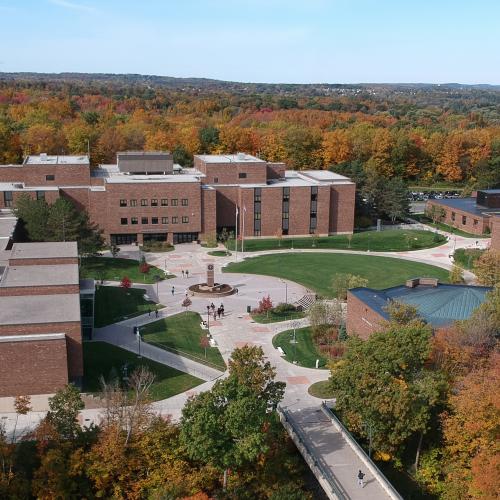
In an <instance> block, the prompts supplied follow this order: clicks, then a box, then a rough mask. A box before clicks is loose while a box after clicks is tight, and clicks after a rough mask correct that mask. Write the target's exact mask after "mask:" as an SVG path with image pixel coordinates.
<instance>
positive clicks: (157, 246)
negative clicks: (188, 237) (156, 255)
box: [141, 241, 175, 252]
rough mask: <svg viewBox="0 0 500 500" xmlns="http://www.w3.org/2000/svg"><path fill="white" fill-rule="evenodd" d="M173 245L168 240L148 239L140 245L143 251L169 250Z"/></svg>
mask: <svg viewBox="0 0 500 500" xmlns="http://www.w3.org/2000/svg"><path fill="white" fill-rule="evenodd" d="M174 248H175V247H174V245H172V243H169V242H168V241H148V242H146V243H144V245H142V247H141V250H142V251H143V252H170V251H171V250H173V249H174Z"/></svg>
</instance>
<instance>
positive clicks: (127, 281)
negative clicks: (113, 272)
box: [120, 276, 132, 290]
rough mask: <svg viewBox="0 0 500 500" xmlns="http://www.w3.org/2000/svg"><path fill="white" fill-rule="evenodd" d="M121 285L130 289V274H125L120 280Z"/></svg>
mask: <svg viewBox="0 0 500 500" xmlns="http://www.w3.org/2000/svg"><path fill="white" fill-rule="evenodd" d="M120 286H121V287H122V288H123V289H125V290H128V289H129V288H130V287H131V286H132V281H130V278H129V277H128V276H124V277H123V278H122V280H121V282H120Z"/></svg>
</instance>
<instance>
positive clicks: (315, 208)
mask: <svg viewBox="0 0 500 500" xmlns="http://www.w3.org/2000/svg"><path fill="white" fill-rule="evenodd" d="M317 211H318V202H317V201H316V200H311V213H312V214H315V213H316V212H317Z"/></svg>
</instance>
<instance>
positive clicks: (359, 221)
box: [354, 215, 372, 229]
mask: <svg viewBox="0 0 500 500" xmlns="http://www.w3.org/2000/svg"><path fill="white" fill-rule="evenodd" d="M354 226H355V227H357V228H359V229H367V228H369V227H371V226H372V220H371V218H370V217H368V216H366V215H358V216H357V217H355V218H354Z"/></svg>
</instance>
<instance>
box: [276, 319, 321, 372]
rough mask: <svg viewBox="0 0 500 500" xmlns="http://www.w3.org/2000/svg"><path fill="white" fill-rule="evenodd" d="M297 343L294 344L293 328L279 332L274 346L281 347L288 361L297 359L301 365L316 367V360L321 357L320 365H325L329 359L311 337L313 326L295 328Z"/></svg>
mask: <svg viewBox="0 0 500 500" xmlns="http://www.w3.org/2000/svg"><path fill="white" fill-rule="evenodd" d="M295 338H296V340H297V343H296V344H293V343H292V342H291V340H293V330H286V331H284V332H281V333H278V335H275V336H274V338H273V346H274V347H281V348H282V349H283V351H284V352H285V356H283V357H284V358H285V359H286V360H287V361H289V362H290V363H293V362H294V361H297V364H299V365H300V366H305V367H306V368H316V360H317V359H319V366H320V367H325V365H326V362H327V359H326V358H325V357H324V356H323V355H322V354H320V353H319V352H318V350H317V349H316V346H315V345H314V343H313V341H312V338H311V328H310V327H309V326H307V327H305V328H297V329H296V330H295Z"/></svg>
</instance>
